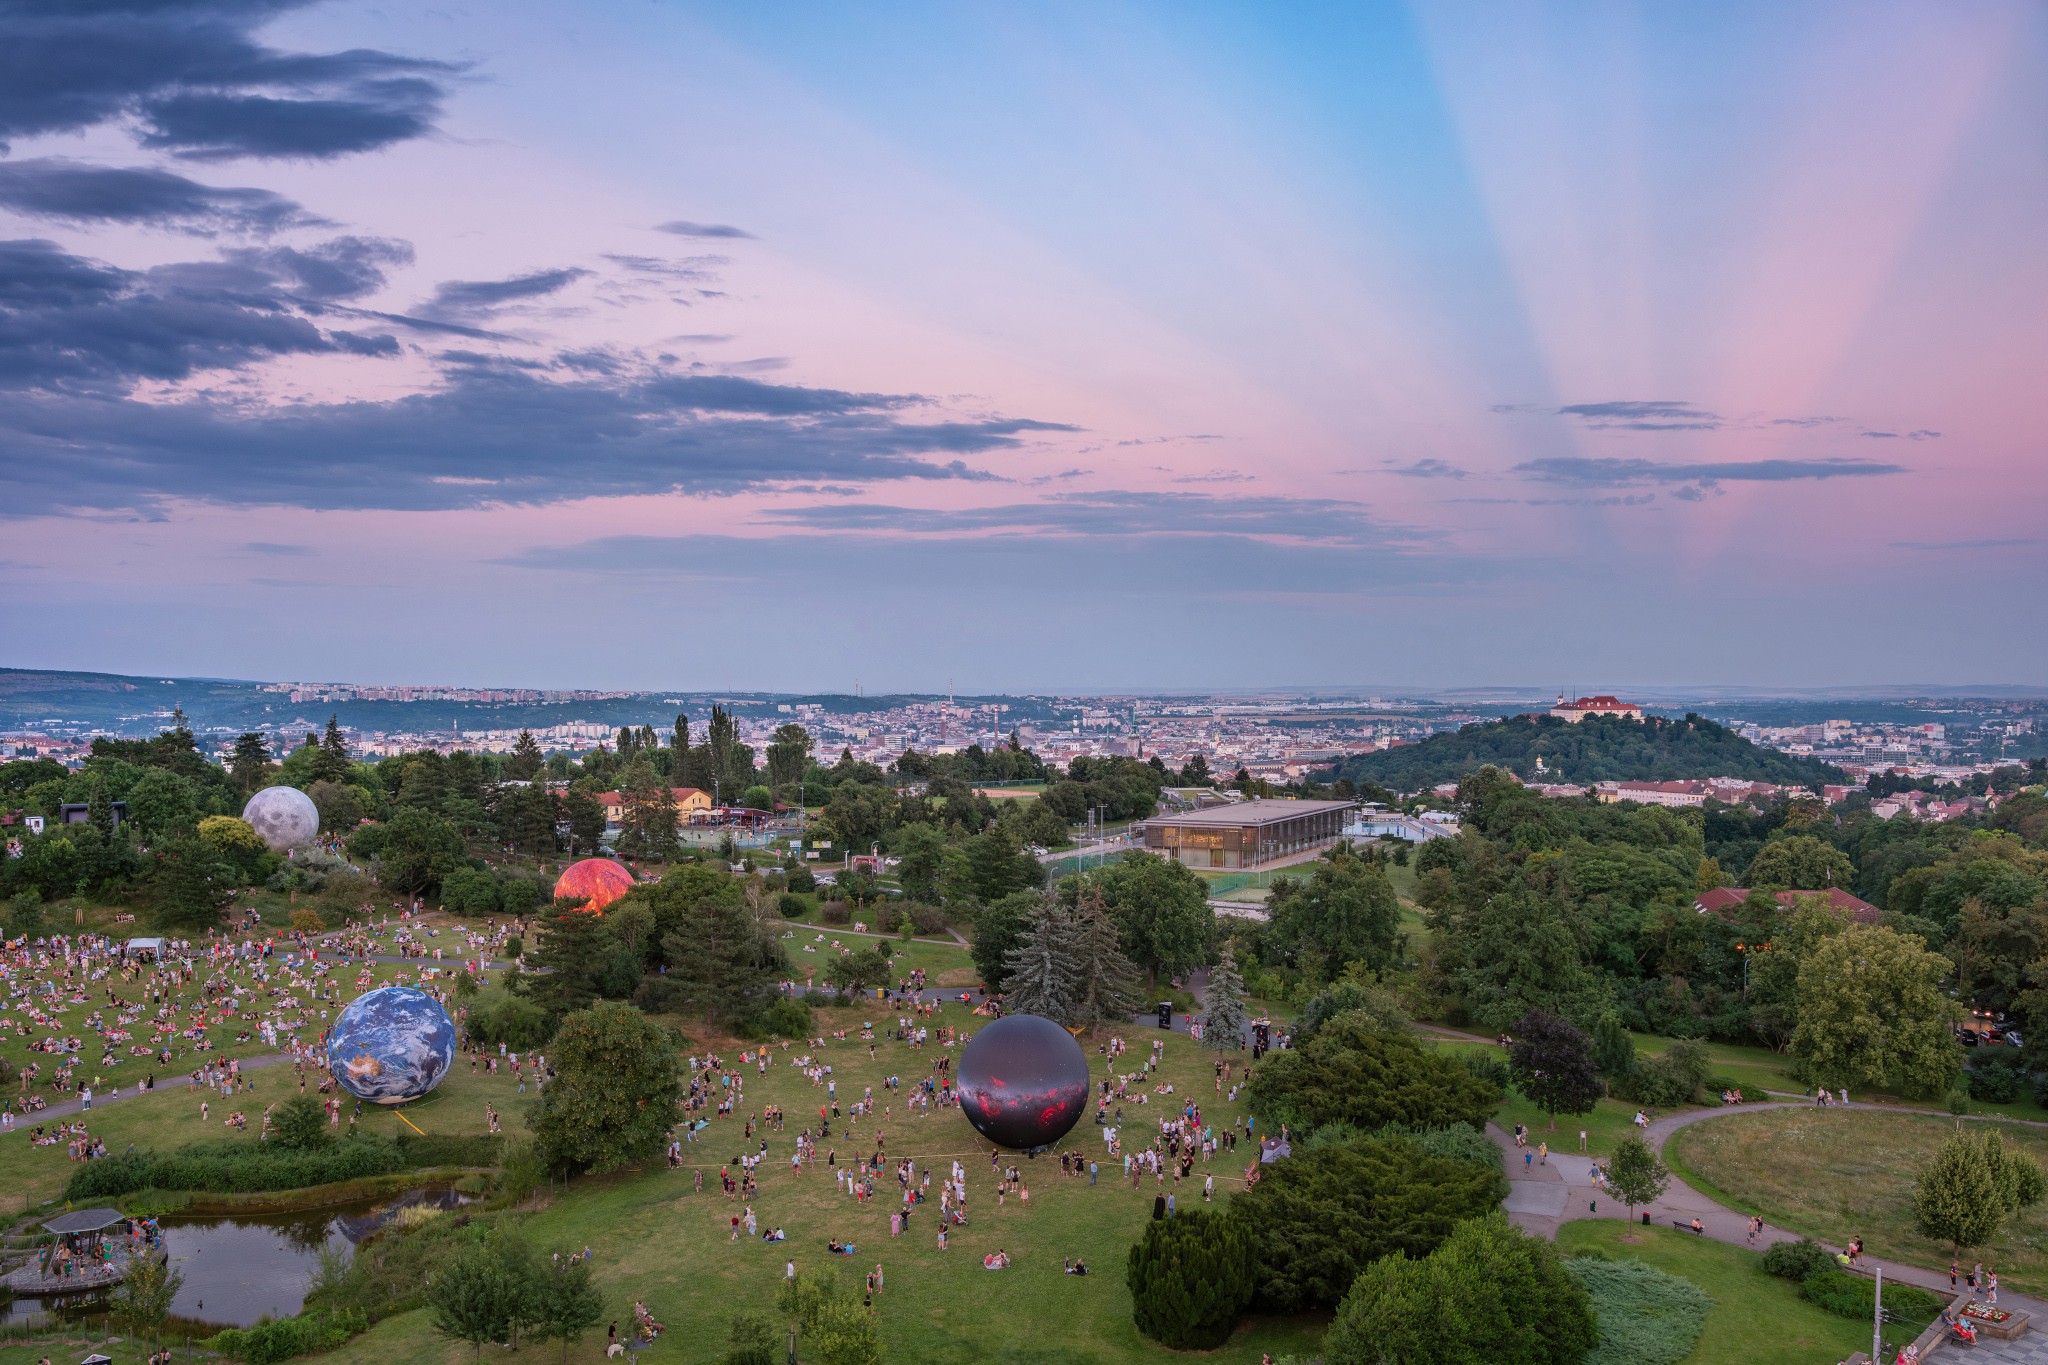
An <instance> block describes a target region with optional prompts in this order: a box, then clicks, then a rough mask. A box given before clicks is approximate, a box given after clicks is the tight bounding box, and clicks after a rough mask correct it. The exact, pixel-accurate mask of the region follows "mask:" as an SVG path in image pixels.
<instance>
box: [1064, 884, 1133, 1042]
mask: <svg viewBox="0 0 2048 1365" xmlns="http://www.w3.org/2000/svg"><path fill="white" fill-rule="evenodd" d="M1073 916H1074V921H1075V929H1076V933H1077V939H1078V947H1079V950H1080V959H1081V990H1080V995H1079V997H1078V999H1077V1000H1076V1001H1075V1008H1074V1020H1073V1022H1074V1023H1076V1024H1122V1023H1125V1022H1127V1021H1128V1020H1129V1019H1130V1017H1131V1016H1132V1015H1134V1014H1136V1013H1137V1012H1138V1009H1139V1007H1140V1006H1141V1005H1142V1004H1143V1003H1144V995H1143V985H1142V983H1143V980H1144V973H1143V972H1141V971H1139V970H1138V964H1137V963H1135V962H1133V961H1131V959H1130V958H1129V957H1127V956H1125V954H1124V945H1123V938H1122V936H1121V935H1120V934H1119V933H1118V932H1117V927H1116V920H1115V919H1114V918H1112V917H1111V915H1110V913H1109V907H1108V906H1107V905H1106V904H1104V903H1103V899H1102V892H1101V890H1100V889H1099V888H1097V887H1094V886H1089V887H1086V888H1084V889H1083V890H1082V892H1081V894H1080V896H1079V897H1078V898H1077V899H1076V901H1075V904H1074V911H1073Z"/></svg>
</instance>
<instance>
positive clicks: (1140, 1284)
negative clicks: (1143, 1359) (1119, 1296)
mask: <svg viewBox="0 0 2048 1365" xmlns="http://www.w3.org/2000/svg"><path fill="white" fill-rule="evenodd" d="M1255 1270H1256V1266H1255V1263H1254V1261H1253V1248H1252V1237H1251V1232H1250V1230H1249V1229H1247V1228H1246V1227H1245V1225H1244V1222H1243V1221H1242V1220H1241V1219H1235V1218H1231V1217H1229V1216H1227V1215H1225V1214H1221V1213H1211V1212H1209V1211H1208V1210H1207V1209H1190V1210H1189V1211H1187V1212H1186V1213H1183V1214H1180V1215H1178V1216H1176V1217H1173V1218H1162V1219H1159V1220H1158V1221H1156V1222H1152V1223H1147V1224H1146V1225H1145V1231H1144V1234H1143V1235H1142V1236H1141V1237H1139V1238H1138V1244H1137V1245H1136V1246H1134V1247H1132V1248H1131V1255H1130V1260H1129V1262H1128V1264H1127V1266H1126V1268H1125V1272H1124V1278H1125V1282H1126V1283H1127V1284H1128V1285H1129V1286H1130V1290H1131V1316H1132V1318H1133V1320H1135V1321H1136V1323H1137V1325H1138V1330H1139V1331H1140V1332H1142V1333H1144V1334H1145V1335H1146V1336H1148V1337H1151V1338H1152V1339H1153V1340H1154V1341H1157V1342H1158V1343H1159V1344H1160V1345H1162V1346H1165V1347H1168V1348H1169V1349H1171V1350H1175V1351H1211V1350H1214V1349H1215V1348H1216V1347H1218V1346H1221V1345H1222V1344H1223V1343H1224V1342H1225V1341H1228V1340H1229V1339H1230V1333H1231V1330H1232V1329H1233V1328H1235V1327H1236V1326H1237V1319H1238V1315H1239V1314H1240V1313H1242V1312H1244V1310H1245V1308H1246V1306H1247V1305H1249V1304H1250V1303H1251V1300H1252V1292H1253V1290H1254V1288H1255V1287H1256V1283H1257V1281H1256V1278H1255Z"/></svg>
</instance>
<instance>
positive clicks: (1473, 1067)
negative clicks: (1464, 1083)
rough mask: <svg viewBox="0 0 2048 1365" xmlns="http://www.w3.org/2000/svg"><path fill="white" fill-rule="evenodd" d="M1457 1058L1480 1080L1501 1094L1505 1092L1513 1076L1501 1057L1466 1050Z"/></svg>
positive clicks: (1489, 1053)
mask: <svg viewBox="0 0 2048 1365" xmlns="http://www.w3.org/2000/svg"><path fill="white" fill-rule="evenodd" d="M1458 1060H1459V1061H1461V1062H1463V1063H1464V1064H1465V1069H1466V1070H1467V1071H1469V1072H1471V1073H1472V1074H1473V1075H1475V1076H1477V1077H1478V1078H1479V1079H1480V1080H1482V1081H1485V1082H1486V1083H1487V1084H1488V1085H1491V1086H1493V1087H1495V1088H1496V1089H1498V1090H1499V1091H1500V1092H1501V1093H1502V1094H1506V1093H1507V1089H1508V1086H1509V1085H1510V1084H1511V1083H1512V1080H1513V1078H1512V1077H1511V1076H1510V1075H1509V1074H1508V1064H1507V1063H1506V1062H1505V1061H1503V1060H1502V1059H1501V1058H1499V1057H1496V1056H1494V1055H1493V1054H1492V1053H1491V1052H1467V1053H1464V1054H1463V1055H1462V1056H1460V1057H1459V1059H1458Z"/></svg>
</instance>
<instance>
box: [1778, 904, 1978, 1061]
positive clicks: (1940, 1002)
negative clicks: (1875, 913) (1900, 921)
mask: <svg viewBox="0 0 2048 1365" xmlns="http://www.w3.org/2000/svg"><path fill="white" fill-rule="evenodd" d="M1950 970H1951V967H1950V963H1949V961H1948V959H1947V958H1945V957H1943V956H1941V954H1939V953H1933V952H1929V951H1928V950H1927V949H1926V948H1925V947H1924V946H1922V944H1921V940H1920V939H1919V938H1917V937H1915V936H1912V935H1906V934H1900V933H1896V932H1894V931H1893V930H1890V929H1886V928H1881V927H1877V926H1872V925H1860V924H1859V925H1852V926H1851V927H1850V928H1848V929H1846V930H1844V931H1843V932H1842V933H1840V934H1836V935H1834V936H1832V937H1829V938H1825V939H1822V940H1821V941H1820V942H1818V943H1816V944H1815V945H1814V946H1813V948H1812V950H1811V951H1810V952H1809V953H1808V954H1807V956H1806V960H1805V961H1804V962H1802V963H1801V964H1800V967H1799V979H1798V1001H1799V1025H1798V1027H1797V1028H1796V1029H1795V1030H1794V1031H1793V1034H1792V1051H1793V1052H1794V1053H1796V1054H1797V1055H1798V1056H1800V1057H1801V1058H1803V1059H1804V1060H1805V1061H1806V1063H1807V1065H1808V1067H1810V1068H1811V1070H1812V1072H1813V1075H1814V1076H1815V1078H1816V1079H1818V1080H1819V1081H1820V1083H1821V1084H1823V1085H1832V1086H1844V1085H1856V1086H1859V1087H1864V1088H1868V1089H1873V1090H1886V1091H1890V1092H1891V1093H1893V1094H1902V1095H1918V1096H1928V1095H1943V1094H1947V1093H1948V1091H1949V1088H1950V1087H1951V1086H1952V1085H1953V1083H1954V1081H1955V1076H1956V1070H1957V1067H1958V1065H1959V1063H1958V1060H1957V1056H1956V1046H1955V1041H1954V1038H1953V1035H1952V1034H1951V1032H1950V1030H1951V1029H1952V1028H1953V1026H1954V1016H1955V1008H1956V1007H1955V1003H1954V1002H1953V1001H1951V1000H1950V999H1949V998H1948V996H1947V995H1946V994H1944V993H1943V991H1942V989H1941V985H1942V982H1943V980H1944V979H1946V978H1947V976H1948V974H1949V971H1950Z"/></svg>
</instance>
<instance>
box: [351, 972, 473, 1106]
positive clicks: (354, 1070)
mask: <svg viewBox="0 0 2048 1365" xmlns="http://www.w3.org/2000/svg"><path fill="white" fill-rule="evenodd" d="M454 1065H455V1021H454V1020H452V1019H450V1018H449V1017H448V1011H446V1010H444V1009H442V1008H441V1002H440V1001H438V1000H436V999H434V997H433V996H431V995H428V994H427V993H426V992H425V991H417V990H414V989H413V988H412V987H410V986H385V987H383V988H382V989H379V990H374V991H371V992H369V993H368V994H367V995H361V996H358V997H356V999H355V1000H354V1001H352V1002H351V1003H350V1004H349V1007H348V1008H347V1009H345V1010H343V1011H342V1012H341V1017H340V1018H338V1019H336V1020H335V1021H334V1032H333V1033H331V1034H330V1035H328V1039H327V1069H328V1070H329V1071H330V1072H332V1073H333V1074H334V1079H335V1080H336V1081H337V1082H338V1083H339V1084H340V1085H341V1088H342V1089H343V1090H346V1091H348V1093H349V1094H351V1095H354V1096H355V1097H356V1098H357V1099H359V1100H368V1101H369V1102H370V1103H372V1104H403V1103H405V1102H406V1101H407V1100H416V1099H418V1098H419V1097H420V1096H422V1095H424V1094H426V1093H427V1092H428V1091H429V1090H432V1089H433V1088H434V1087H435V1086H437V1085H439V1084H440V1083H441V1080H442V1078H443V1077H445V1076H446V1075H447V1074H448V1069H449V1068H450V1067H452V1066H454Z"/></svg>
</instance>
